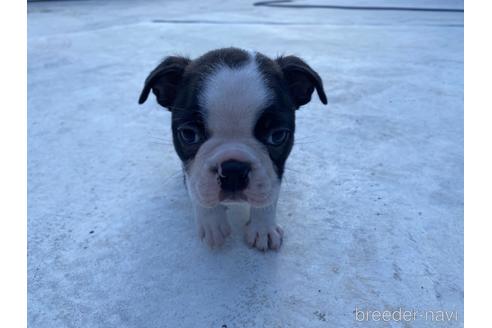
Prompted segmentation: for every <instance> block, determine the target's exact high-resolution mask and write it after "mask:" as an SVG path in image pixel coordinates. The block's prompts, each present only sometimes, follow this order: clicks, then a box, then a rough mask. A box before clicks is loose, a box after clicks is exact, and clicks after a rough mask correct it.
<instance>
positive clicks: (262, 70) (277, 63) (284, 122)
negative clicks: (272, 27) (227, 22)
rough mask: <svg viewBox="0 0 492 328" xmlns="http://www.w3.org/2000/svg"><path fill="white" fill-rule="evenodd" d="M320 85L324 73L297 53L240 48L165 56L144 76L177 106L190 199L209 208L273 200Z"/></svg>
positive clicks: (175, 122)
mask: <svg viewBox="0 0 492 328" xmlns="http://www.w3.org/2000/svg"><path fill="white" fill-rule="evenodd" d="M315 89H316V91H317V93H318V96H319V98H320V100H321V102H322V103H324V104H326V103H327V99H326V95H325V93H324V90H323V84H322V81H321V78H320V77H319V75H318V74H317V73H316V72H315V71H314V70H313V69H311V68H310V67H309V66H308V65H307V64H306V63H305V62H304V61H302V60H301V59H300V58H298V57H295V56H287V57H279V58H277V59H275V60H272V59H270V58H268V57H266V56H264V55H262V54H259V53H250V52H247V51H243V50H240V49H236V48H227V49H219V50H214V51H211V52H208V53H206V54H205V55H203V56H201V57H199V58H197V59H195V60H190V59H188V58H183V57H167V58H165V59H164V61H163V62H161V63H160V64H159V65H158V66H157V67H156V68H155V69H154V70H153V71H152V72H151V73H150V75H149V76H148V77H147V79H146V81H145V85H144V88H143V90H142V93H141V95H140V99H139V103H140V104H142V103H144V102H145V101H146V100H147V97H148V95H149V93H150V91H151V90H152V92H153V93H154V95H155V96H156V98H157V102H158V103H159V104H160V105H161V106H163V107H166V108H168V109H169V110H170V111H171V112H172V132H173V142H174V147H175V149H176V152H177V154H178V156H179V157H180V159H181V160H182V162H183V166H184V170H185V175H186V182H187V186H188V189H189V191H190V194H191V197H192V198H194V200H195V201H197V202H198V203H199V204H201V205H202V206H205V207H213V206H216V205H217V204H218V203H220V202H228V201H247V202H249V203H250V204H251V205H252V206H254V207H264V206H267V205H269V204H271V203H272V202H273V201H274V200H275V198H276V196H277V193H278V189H279V185H280V180H281V178H282V174H283V171H284V165H285V161H286V160H287V157H288V156H289V153H290V151H291V149H292V145H293V143H294V130H295V111H296V110H297V109H299V107H301V106H303V105H305V104H307V103H308V102H309V101H310V100H311V95H312V94H313V92H314V90H315Z"/></svg>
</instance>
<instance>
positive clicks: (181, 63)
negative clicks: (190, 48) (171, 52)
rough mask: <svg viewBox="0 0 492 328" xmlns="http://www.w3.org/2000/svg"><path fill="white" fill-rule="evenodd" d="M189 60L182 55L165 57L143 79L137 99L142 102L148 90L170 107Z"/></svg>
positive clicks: (160, 102)
mask: <svg viewBox="0 0 492 328" xmlns="http://www.w3.org/2000/svg"><path fill="white" fill-rule="evenodd" d="M190 62H191V60H190V59H188V58H184V57H177V56H170V57H167V58H165V59H164V60H163V61H162V62H161V63H160V64H159V65H158V66H157V67H156V68H155V69H154V70H153V71H152V72H150V74H149V76H148V77H147V79H146V80H145V85H144V88H143V90H142V93H141V94H140V98H139V99H138V103H139V104H143V103H144V102H145V101H146V100H147V97H148V96H149V93H150V90H152V92H153V93H154V94H155V96H156V98H157V102H158V103H159V104H160V105H161V106H163V107H166V108H168V109H169V110H171V109H170V106H172V104H173V103H174V99H175V98H176V93H177V91H178V85H179V83H180V82H181V78H182V77H183V73H184V71H185V68H186V66H188V64H189V63H190Z"/></svg>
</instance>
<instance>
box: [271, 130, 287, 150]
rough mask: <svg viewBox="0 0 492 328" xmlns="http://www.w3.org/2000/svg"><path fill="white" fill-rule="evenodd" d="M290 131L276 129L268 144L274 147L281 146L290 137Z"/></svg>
mask: <svg viewBox="0 0 492 328" xmlns="http://www.w3.org/2000/svg"><path fill="white" fill-rule="evenodd" d="M289 134H290V131H289V130H287V129H275V130H273V131H272V132H271V133H270V134H269V135H268V138H267V143H269V144H270V145H272V146H280V145H281V144H283V143H284V142H285V141H286V140H287V138H288V137H289Z"/></svg>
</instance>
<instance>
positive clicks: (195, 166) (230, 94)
mask: <svg viewBox="0 0 492 328" xmlns="http://www.w3.org/2000/svg"><path fill="white" fill-rule="evenodd" d="M198 99H199V104H200V107H201V108H202V109H203V110H204V114H205V115H204V116H205V121H206V125H207V128H208V130H209V131H210V132H211V137H210V139H209V140H207V141H206V142H205V143H204V144H203V145H202V146H201V147H200V149H199V150H198V152H197V154H196V156H195V158H194V160H193V163H192V165H191V166H190V170H189V175H188V179H187V180H188V187H189V190H190V192H191V194H192V195H191V196H192V197H193V198H195V199H196V200H198V201H199V202H200V203H201V204H202V205H204V206H215V205H217V204H218V203H219V201H220V200H219V194H220V186H219V185H218V183H217V176H216V174H215V173H214V172H213V169H214V168H217V166H218V165H220V164H221V163H222V162H224V161H227V160H231V159H233V160H239V161H247V162H250V163H251V165H252V170H251V172H250V175H249V185H248V187H247V188H246V190H245V191H244V194H245V195H246V197H247V199H248V202H249V203H250V204H251V205H253V206H258V207H261V206H266V205H268V204H270V203H271V202H273V201H274V198H276V196H277V190H278V184H279V183H278V178H277V175H276V173H275V170H274V168H273V164H272V162H271V160H270V157H269V155H268V152H267V151H266V149H265V147H264V146H263V145H262V144H261V143H260V142H259V141H258V140H257V139H256V138H255V137H254V135H253V131H254V125H255V124H256V121H257V119H258V116H259V115H260V113H261V111H262V110H263V109H264V108H265V107H267V106H268V105H269V104H270V102H271V101H272V100H273V96H272V92H271V91H270V90H269V89H268V87H267V85H266V83H265V80H264V78H263V77H262V75H261V73H260V71H259V69H258V66H257V64H256V61H255V59H254V56H252V58H251V59H250V60H249V61H248V62H247V63H244V64H242V65H241V66H239V67H235V68H231V67H229V66H227V65H225V64H224V65H220V66H217V67H216V68H215V70H214V71H213V72H212V73H211V74H210V76H207V77H206V79H205V81H204V84H203V90H202V91H201V92H200V94H199V98H198Z"/></svg>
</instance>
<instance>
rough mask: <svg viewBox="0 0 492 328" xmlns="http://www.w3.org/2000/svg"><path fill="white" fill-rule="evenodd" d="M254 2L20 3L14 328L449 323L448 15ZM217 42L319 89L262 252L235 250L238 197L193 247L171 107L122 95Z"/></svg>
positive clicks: (456, 125) (455, 144)
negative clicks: (19, 245) (19, 298)
mask: <svg viewBox="0 0 492 328" xmlns="http://www.w3.org/2000/svg"><path fill="white" fill-rule="evenodd" d="M252 3H253V2H252V1H241V2H239V1H237V2H230V1H228V2H226V1H219V0H213V1H206V2H205V1H203V2H200V1H182V0H179V1H177V0H174V1H126V0H121V1H90V0H89V1H69V2H39V3H30V4H29V6H28V97H29V99H28V106H29V108H28V124H29V129H28V141H29V145H28V162H29V163H28V164H29V170H28V179H29V187H28V189H29V190H28V191H29V194H28V206H29V212H28V213H29V220H28V235H29V236H28V237H29V243H28V276H29V281H28V288H29V293H28V313H29V320H28V323H29V326H30V327H138V328H141V327H229V328H232V327H434V326H435V327H462V326H463V321H462V319H463V297H464V296H463V14H462V13H452V12H451V13H450V12H412V11H360V10H329V9H287V8H268V7H255V6H253V5H252ZM296 3H303V4H308V3H317V4H320V3H330V4H336V3H337V1H326V2H321V1H317V0H313V1H311V2H309V0H306V1H296ZM340 3H341V2H340V1H338V4H340ZM343 4H344V5H347V4H353V5H359V4H363V5H395V4H399V5H407V6H414V7H422V6H427V7H441V8H462V6H463V4H462V2H461V1H447V2H443V1H425V2H424V1H417V0H407V1H404V2H400V3H396V2H395V1H389V0H388V1H371V2H369V1H343ZM231 45H234V46H238V47H244V48H247V49H255V50H258V51H261V52H264V53H265V54H268V55H271V56H275V55H277V54H296V55H299V56H302V57H303V58H305V59H306V61H307V62H308V63H310V64H311V65H312V66H313V67H314V68H315V69H316V70H317V71H318V72H319V73H320V75H321V76H322V77H323V79H324V81H325V85H326V91H327V94H328V96H329V101H330V103H329V106H328V107H324V106H322V105H321V104H320V102H319V101H318V100H317V99H315V100H314V101H313V102H312V103H311V104H310V105H308V106H306V107H305V108H303V109H302V110H300V111H299V112H298V115H297V123H298V130H297V142H296V145H295V147H294V151H293V153H292V155H291V157H290V159H289V161H288V167H287V171H286V176H285V183H284V185H283V189H282V193H281V197H280V202H279V206H278V218H279V222H280V224H281V225H282V226H283V227H284V230H285V233H286V238H285V240H284V245H283V247H282V249H281V250H280V251H279V252H269V253H265V254H263V253H260V252H258V251H256V250H254V249H249V248H248V247H247V246H246V245H245V244H244V241H243V236H242V225H243V224H244V222H245V220H246V218H245V215H244V214H245V213H244V211H241V210H240V209H238V210H234V211H232V212H231V213H230V214H231V215H230V216H231V219H232V220H231V221H232V222H233V230H234V232H233V235H232V237H231V238H230V239H229V240H228V242H227V243H226V245H225V247H223V248H222V249H220V250H209V249H207V247H206V246H205V245H203V244H201V243H200V241H199V240H198V238H197V237H196V231H195V227H194V223H193V218H192V213H191V210H190V203H189V200H188V199H187V196H186V192H185V190H184V188H183V184H182V178H181V175H180V163H179V161H178V158H177V156H176V155H175V154H174V151H173V148H172V144H171V134H170V114H169V113H168V112H166V111H165V110H162V109H159V107H158V105H157V104H155V101H154V100H153V99H152V101H149V102H148V103H146V104H145V105H144V106H140V107H139V106H138V105H137V98H138V95H139V92H140V88H141V87H142V84H143V80H144V79H145V77H146V76H147V73H148V72H149V71H150V70H151V69H152V68H153V67H154V65H155V64H156V63H157V62H158V61H159V60H160V59H161V58H162V57H163V56H165V55H168V54H176V53H177V54H184V55H190V56H192V57H194V56H197V55H200V54H202V53H203V52H205V51H207V50H210V49H213V48H217V47H223V46H231ZM356 307H357V308H359V309H366V310H379V311H383V310H398V309H399V308H400V307H401V308H403V309H404V310H405V309H406V310H418V311H421V312H420V313H422V312H423V311H427V310H433V311H438V310H442V311H458V320H450V321H447V322H444V323H443V322H437V321H430V318H427V320H425V318H423V317H421V316H417V317H416V318H415V320H412V321H409V322H402V321H389V322H383V321H382V320H381V321H369V322H367V321H365V322H358V321H356V319H355V313H354V311H355V309H356Z"/></svg>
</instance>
